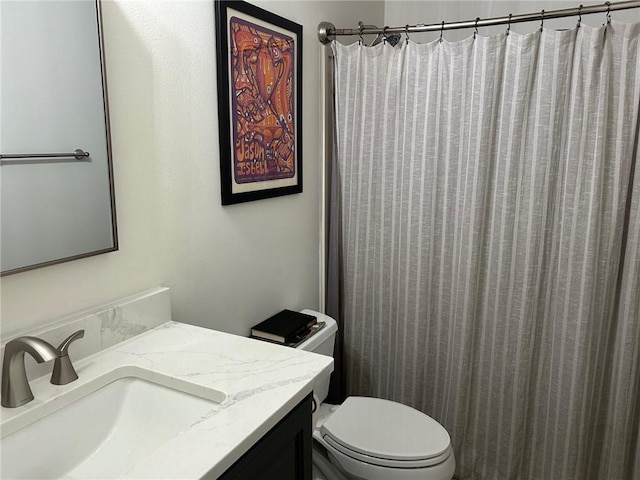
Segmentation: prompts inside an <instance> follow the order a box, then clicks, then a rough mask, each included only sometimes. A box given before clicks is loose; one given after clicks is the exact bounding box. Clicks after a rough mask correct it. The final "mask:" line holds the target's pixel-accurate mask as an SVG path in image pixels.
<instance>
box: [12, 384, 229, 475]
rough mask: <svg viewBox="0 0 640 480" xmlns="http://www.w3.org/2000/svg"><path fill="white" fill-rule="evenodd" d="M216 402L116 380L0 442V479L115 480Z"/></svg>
mask: <svg viewBox="0 0 640 480" xmlns="http://www.w3.org/2000/svg"><path fill="white" fill-rule="evenodd" d="M217 404H218V403H217V402H216V401H212V400H207V399H204V398H201V397H198V396H194V395H190V394H188V393H183V392H181V391H178V390H174V389H172V388H168V387H165V386H162V385H159V384H156V383H152V382H149V381H146V380H142V379H140V378H135V377H125V378H120V379H119V380H116V381H114V382H112V383H110V384H108V385H106V386H104V387H102V388H100V389H99V390H96V391H94V392H92V393H90V394H89V395H87V396H85V397H83V398H81V399H80V400H77V401H76V402H74V403H71V404H69V405H67V406H66V407H64V408H62V409H60V410H57V411H55V412H53V413H51V414H50V415H48V416H46V417H44V418H42V419H40V420H38V421H36V422H34V423H32V424H30V425H27V426H26V427H24V428H22V429H20V430H18V431H17V432H15V433H12V434H10V435H8V436H6V437H4V438H2V440H1V448H2V466H1V467H0V468H1V469H0V473H1V475H0V477H1V478H3V479H20V478H24V479H35V478H48V479H49V478H75V479H89V478H118V477H120V476H122V475H124V474H125V473H126V472H127V471H129V470H130V469H131V468H133V467H134V466H135V465H136V464H137V463H138V462H140V461H141V460H142V459H143V458H145V457H146V456H147V455H149V454H150V453H151V452H153V451H154V450H155V449H156V448H158V447H159V446H160V445H162V444H163V443H165V442H166V441H168V440H170V439H172V438H173V437H175V436H176V435H178V434H180V432H182V431H184V430H186V429H188V428H189V427H190V426H192V425H193V424H195V423H198V422H199V421H200V420H202V419H203V418H206V417H208V416H210V415H213V414H214V413H215V412H216V408H215V407H216V405H217Z"/></svg>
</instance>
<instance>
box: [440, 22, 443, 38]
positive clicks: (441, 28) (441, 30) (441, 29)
mask: <svg viewBox="0 0 640 480" xmlns="http://www.w3.org/2000/svg"><path fill="white" fill-rule="evenodd" d="M442 35H444V20H442V25H441V26H440V43H442Z"/></svg>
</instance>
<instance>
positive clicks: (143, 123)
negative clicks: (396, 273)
mask: <svg viewBox="0 0 640 480" xmlns="http://www.w3.org/2000/svg"><path fill="white" fill-rule="evenodd" d="M253 3H255V4H256V5H258V6H261V7H263V8H266V9H268V10H270V11H272V12H274V13H276V14H279V15H282V16H284V17H287V18H289V19H291V20H293V21H295V22H297V23H300V24H302V25H303V27H304V52H303V70H304V75H303V92H302V95H303V118H302V120H303V131H304V135H303V161H304V166H303V171H304V192H303V193H302V194H300V195H291V196H287V197H281V198H276V199H269V200H262V201H259V202H250V203H247V204H240V205H233V206H228V207H224V208H223V207H222V206H221V205H220V177H219V167H218V165H219V155H218V122H217V104H216V76H215V74H216V69H215V68H216V67H215V45H214V37H215V32H214V15H213V2H210V1H202V2H201V1H190V2H186V1H122V2H114V1H104V2H103V9H104V23H105V42H106V56H107V73H108V81H109V101H110V108H111V121H112V141H113V157H114V171H115V188H116V202H117V205H116V207H117V214H118V233H119V239H120V251H119V252H115V253H111V254H106V255H100V256H97V257H92V258H88V259H83V260H78V261H74V262H70V263H66V264H62V265H57V266H52V267H47V268H43V269H39V270H34V271H31V272H26V273H21V274H17V275H12V276H9V277H4V278H2V280H1V287H2V291H1V297H2V307H1V308H2V330H3V335H4V334H7V333H10V332H11V331H13V330H17V329H23V328H28V327H30V326H33V327H36V326H38V325H40V324H42V323H43V322H46V321H48V320H50V319H52V318H55V317H57V316H60V315H64V314H67V313H70V312H74V311H77V310H80V309H83V308H87V307H89V306H91V305H96V304H99V303H103V302H106V301H109V300H112V299H115V298H118V297H121V296H125V295H130V294H132V293H134V292H137V291H142V290H145V289H148V288H151V287H154V286H158V285H163V286H168V287H170V288H171V299H172V309H173V317H174V319H176V320H178V321H184V322H188V323H193V324H197V325H202V326H206V327H212V328H217V329H220V330H224V331H228V332H232V333H241V334H244V333H247V332H248V328H249V327H250V326H251V325H252V324H254V323H256V322H257V321H259V320H261V319H263V318H264V317H266V316H268V315H270V314H272V313H275V312H276V311H278V310H280V309H282V308H285V307H288V308H300V309H301V308H305V307H308V308H317V307H318V303H319V294H318V291H319V244H320V243H319V242H320V240H319V238H320V232H319V215H320V213H319V212H320V162H321V159H320V148H319V145H320V138H321V137H320V135H321V129H320V80H319V77H320V75H319V74H320V58H321V51H322V47H321V45H320V44H319V43H318V41H317V37H316V27H317V24H318V23H319V22H320V21H322V20H329V21H332V22H333V23H335V24H336V25H338V26H344V25H347V26H351V25H354V26H355V25H356V24H357V21H358V20H359V19H362V20H364V21H366V22H367V23H379V24H381V23H382V18H383V12H384V3H383V2H368V1H367V2H365V1H354V2H343V1H334V2H326V1H321V0H319V1H291V2H271V1H259V2H258V1H256V2H253Z"/></svg>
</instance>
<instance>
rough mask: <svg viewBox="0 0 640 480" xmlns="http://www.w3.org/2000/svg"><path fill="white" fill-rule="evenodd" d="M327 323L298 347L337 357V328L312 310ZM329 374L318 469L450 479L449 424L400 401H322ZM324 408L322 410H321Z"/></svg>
mask: <svg viewBox="0 0 640 480" xmlns="http://www.w3.org/2000/svg"><path fill="white" fill-rule="evenodd" d="M302 313H306V314H308V315H313V316H314V317H317V319H318V322H325V324H326V325H325V327H324V328H322V329H321V330H320V331H318V333H316V334H315V335H313V336H312V337H311V338H309V339H307V340H306V341H304V342H302V343H301V344H300V345H298V346H297V347H296V348H300V349H302V350H307V351H310V352H314V353H319V354H322V355H328V356H333V347H334V343H335V337H336V332H337V331H338V326H337V324H336V322H335V320H334V319H333V318H331V317H329V316H327V315H324V314H322V313H319V312H315V311H313V310H303V311H302ZM329 378H330V377H329V376H328V375H327V376H326V377H325V378H320V379H318V380H317V383H316V385H315V387H314V400H315V402H316V412H315V413H314V425H315V428H314V431H313V438H314V439H315V441H316V442H317V444H319V446H318V445H317V444H316V442H314V452H313V458H314V460H313V462H314V471H319V473H320V474H321V475H322V476H324V477H325V478H326V479H327V480H451V479H452V478H453V473H454V470H455V465H456V462H455V458H454V454H453V450H452V448H451V439H450V437H449V434H448V432H447V431H446V430H445V428H444V427H443V426H442V425H440V424H439V423H438V422H436V421H435V420H434V419H432V418H431V417H429V416H428V415H425V414H424V413H422V412H420V411H418V410H416V409H414V408H411V407H408V406H406V405H403V404H401V403H397V402H392V401H389V400H383V399H380V398H371V397H348V398H347V399H346V400H345V401H344V403H343V404H342V405H339V406H334V407H329V408H327V407H328V406H327V405H323V404H322V402H323V401H324V400H325V398H326V397H327V393H328V391H329ZM321 412H322V413H321Z"/></svg>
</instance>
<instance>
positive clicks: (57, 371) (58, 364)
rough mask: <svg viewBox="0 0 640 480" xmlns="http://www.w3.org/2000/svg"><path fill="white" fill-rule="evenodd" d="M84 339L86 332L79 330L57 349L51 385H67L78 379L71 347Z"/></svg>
mask: <svg viewBox="0 0 640 480" xmlns="http://www.w3.org/2000/svg"><path fill="white" fill-rule="evenodd" d="M82 337H84V330H78V331H77V332H75V333H72V334H71V335H69V336H68V337H67V338H66V339H65V340H63V341H62V343H61V344H60V345H59V346H58V348H57V349H56V350H57V351H58V357H57V358H56V360H55V363H54V364H53V373H52V374H51V383H53V384H54V385H66V384H67V383H71V382H73V381H74V380H77V379H78V374H77V373H76V369H75V368H73V364H72V363H71V359H70V358H69V345H71V344H72V343H73V342H75V341H76V340H79V339H81V338H82Z"/></svg>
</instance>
